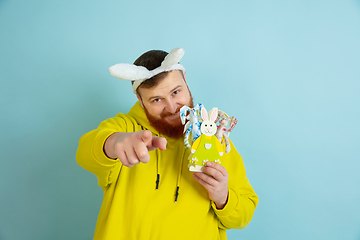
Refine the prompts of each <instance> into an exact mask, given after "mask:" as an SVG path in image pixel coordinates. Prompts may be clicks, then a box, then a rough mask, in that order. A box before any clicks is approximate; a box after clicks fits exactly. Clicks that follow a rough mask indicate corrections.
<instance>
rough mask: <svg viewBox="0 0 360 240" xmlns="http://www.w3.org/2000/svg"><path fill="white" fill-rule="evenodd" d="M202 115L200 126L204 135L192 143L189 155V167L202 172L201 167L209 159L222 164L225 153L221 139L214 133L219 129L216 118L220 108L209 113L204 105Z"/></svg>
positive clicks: (191, 169)
mask: <svg viewBox="0 0 360 240" xmlns="http://www.w3.org/2000/svg"><path fill="white" fill-rule="evenodd" d="M200 115H201V117H202V119H203V121H202V123H201V127H200V129H201V133H202V135H200V137H199V138H198V139H197V140H196V141H195V142H194V144H193V145H192V147H191V154H190V156H189V165H188V167H189V170H190V171H193V172H201V168H202V167H203V166H205V165H206V162H209V161H210V162H215V163H218V164H221V156H223V154H224V150H223V148H222V146H221V143H220V141H219V140H218V139H217V138H216V136H215V135H214V134H215V133H216V130H217V126H216V123H215V120H216V117H217V116H218V109H217V108H213V109H212V110H210V111H209V114H208V112H207V111H206V109H205V108H204V107H202V108H201V110H200ZM209 115H210V116H209ZM209 117H210V118H209Z"/></svg>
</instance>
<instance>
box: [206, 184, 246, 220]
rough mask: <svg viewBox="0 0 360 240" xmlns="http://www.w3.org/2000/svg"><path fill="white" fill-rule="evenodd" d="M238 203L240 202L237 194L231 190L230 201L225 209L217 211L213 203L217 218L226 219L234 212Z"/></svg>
mask: <svg viewBox="0 0 360 240" xmlns="http://www.w3.org/2000/svg"><path fill="white" fill-rule="evenodd" d="M238 201H239V200H238V197H237V195H236V193H235V192H234V191H233V190H232V189H231V188H229V196H228V201H227V203H226V205H225V207H224V208H223V209H217V208H216V205H215V203H214V202H211V205H212V207H213V209H214V211H215V213H216V215H217V216H219V217H225V216H228V215H230V214H231V213H232V212H233V211H234V209H235V208H236V206H237V205H238Z"/></svg>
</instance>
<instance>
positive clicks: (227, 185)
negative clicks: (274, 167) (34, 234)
mask: <svg viewBox="0 0 360 240" xmlns="http://www.w3.org/2000/svg"><path fill="white" fill-rule="evenodd" d="M183 55H184V52H183V50H182V49H173V50H172V51H171V52H170V53H169V54H168V53H166V52H164V51H156V50H153V51H149V52H146V53H144V54H143V55H142V56H140V57H139V58H138V59H137V60H136V61H135V62H134V65H130V64H117V65H114V66H113V67H111V68H110V72H111V74H112V75H113V76H115V77H118V78H121V79H124V80H131V81H132V82H133V91H134V93H135V94H136V95H137V98H138V100H139V101H138V102H136V103H135V105H134V106H133V107H132V108H131V110H130V111H129V112H128V113H127V114H123V113H119V114H118V115H116V116H115V117H114V118H111V119H108V120H105V121H103V122H102V123H100V125H99V127H98V128H97V129H95V130H93V131H91V132H89V133H87V134H85V135H84V136H82V137H81V139H80V141H79V147H78V151H77V156H76V158H77V162H78V164H79V165H80V166H82V167H83V168H85V169H86V170H88V171H90V172H92V173H94V174H95V175H96V176H97V178H98V184H99V186H100V187H102V189H103V190H104V197H103V203H102V206H101V209H100V213H99V217H98V220H97V224H96V229H95V235H94V239H103V240H112V239H126V240H129V239H226V231H225V230H226V229H231V228H244V227H245V226H246V225H247V224H248V223H249V222H250V221H251V218H252V216H253V214H254V211H255V208H256V206H257V202H258V197H257V195H256V194H255V192H254V190H253V188H252V187H251V185H250V183H249V181H248V179H247V177H246V173H245V167H244V165H243V161H242V158H241V156H240V155H239V153H238V152H237V151H236V149H235V147H234V146H233V145H232V143H231V149H232V150H231V151H230V152H229V153H227V154H224V156H223V159H222V165H218V164H216V163H208V164H207V166H204V167H203V168H202V172H196V173H193V172H190V171H189V170H188V169H187V165H188V156H189V154H190V149H186V148H185V146H184V139H183V137H184V136H183V128H184V127H183V125H182V123H181V120H180V116H179V110H180V108H181V107H182V106H184V105H187V106H189V107H193V100H192V96H191V92H190V90H189V88H188V85H187V83H186V78H185V69H184V67H183V66H182V65H181V64H179V63H178V62H179V61H180V59H181V58H182V56H183Z"/></svg>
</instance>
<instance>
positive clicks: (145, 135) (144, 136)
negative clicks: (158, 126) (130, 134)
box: [140, 130, 152, 145]
mask: <svg viewBox="0 0 360 240" xmlns="http://www.w3.org/2000/svg"><path fill="white" fill-rule="evenodd" d="M140 139H141V141H143V142H144V143H145V145H148V144H149V143H151V139H152V133H151V132H150V131H149V130H144V131H141V132H140Z"/></svg>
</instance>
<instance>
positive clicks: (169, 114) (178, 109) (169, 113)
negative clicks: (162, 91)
mask: <svg viewBox="0 0 360 240" xmlns="http://www.w3.org/2000/svg"><path fill="white" fill-rule="evenodd" d="M182 107H183V106H181V107H178V108H177V109H176V111H175V113H172V112H163V113H162V114H160V117H161V118H164V117H169V116H172V115H175V114H177V113H178V112H180V108H182Z"/></svg>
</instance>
